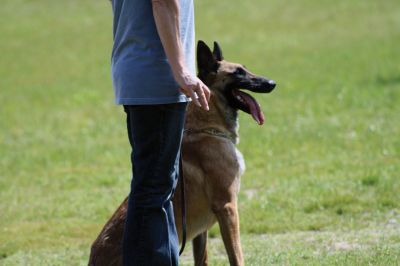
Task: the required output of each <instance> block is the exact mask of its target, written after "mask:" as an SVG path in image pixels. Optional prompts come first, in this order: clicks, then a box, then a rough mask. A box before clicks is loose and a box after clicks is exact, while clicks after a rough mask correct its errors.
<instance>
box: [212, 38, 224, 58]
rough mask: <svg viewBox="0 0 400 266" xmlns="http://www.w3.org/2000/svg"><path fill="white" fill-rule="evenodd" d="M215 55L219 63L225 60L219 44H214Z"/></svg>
mask: <svg viewBox="0 0 400 266" xmlns="http://www.w3.org/2000/svg"><path fill="white" fill-rule="evenodd" d="M213 55H214V57H215V59H216V60H217V61H222V60H224V56H223V55H222V50H221V47H220V46H219V44H218V43H217V42H214V50H213Z"/></svg>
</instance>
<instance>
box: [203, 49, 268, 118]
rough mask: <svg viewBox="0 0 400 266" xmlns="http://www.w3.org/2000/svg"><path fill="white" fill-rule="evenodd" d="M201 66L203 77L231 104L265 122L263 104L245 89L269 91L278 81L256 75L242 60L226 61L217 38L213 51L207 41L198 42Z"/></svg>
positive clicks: (221, 98) (208, 84) (217, 94)
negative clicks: (239, 62)
mask: <svg viewBox="0 0 400 266" xmlns="http://www.w3.org/2000/svg"><path fill="white" fill-rule="evenodd" d="M197 67H198V71H199V73H198V75H199V78H200V79H201V80H202V81H203V82H204V83H205V84H206V85H207V86H208V87H209V88H210V89H211V91H212V93H213V94H214V95H216V96H217V97H219V100H221V101H223V102H225V103H226V105H227V107H228V108H231V109H233V110H242V111H244V112H246V113H249V114H251V115H252V117H253V118H254V120H256V122H257V123H258V124H259V125H262V124H263V123H264V114H263V113H262V111H261V108H260V105H259V104H258V103H257V101H256V100H255V99H254V98H253V97H252V96H251V95H249V94H247V93H245V92H243V91H242V90H249V91H252V92H258V93H269V92H271V91H272V90H273V89H274V88H275V86H276V84H275V81H273V80H271V79H267V78H264V77H260V76H256V75H254V74H253V73H251V72H250V71H248V70H247V69H246V67H245V66H243V65H241V64H237V63H232V62H228V61H225V60H224V58H223V56H222V50H221V48H220V46H219V45H218V43H217V42H214V49H213V51H212V52H211V50H210V48H209V47H208V46H207V44H205V43H204V42H203V41H199V42H198V44H197Z"/></svg>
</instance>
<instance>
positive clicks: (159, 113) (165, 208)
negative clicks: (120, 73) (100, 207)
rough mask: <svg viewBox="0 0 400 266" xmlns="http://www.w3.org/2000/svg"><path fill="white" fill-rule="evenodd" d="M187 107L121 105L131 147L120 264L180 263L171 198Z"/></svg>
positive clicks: (162, 265) (176, 175)
mask: <svg viewBox="0 0 400 266" xmlns="http://www.w3.org/2000/svg"><path fill="white" fill-rule="evenodd" d="M186 105H187V104H186V103H174V104H161V105H134V106H131V105H129V106H124V108H125V112H126V114H127V126H128V136H129V142H130V143H131V146H132V153H131V161H132V181H131V192H130V194H129V201H128V211H127V217H126V222H125V230H124V238H123V262H124V265H135V266H153V265H154V266H164V265H165V266H175V265H178V258H179V254H178V253H179V241H178V236H177V232H176V227H175V220H174V212H173V207H172V202H171V197H172V195H173V193H174V190H175V187H176V184H177V182H178V174H179V151H180V145H181V140H182V130H183V125H184V118H185V112H186Z"/></svg>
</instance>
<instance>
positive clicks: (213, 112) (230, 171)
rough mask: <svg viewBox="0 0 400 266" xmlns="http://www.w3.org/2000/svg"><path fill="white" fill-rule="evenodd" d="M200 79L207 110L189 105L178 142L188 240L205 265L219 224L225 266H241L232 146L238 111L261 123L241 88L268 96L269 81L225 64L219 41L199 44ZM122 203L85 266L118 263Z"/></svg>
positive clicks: (177, 208) (240, 163)
mask: <svg viewBox="0 0 400 266" xmlns="http://www.w3.org/2000/svg"><path fill="white" fill-rule="evenodd" d="M197 64H198V75H199V78H200V79H201V80H202V81H203V82H204V83H205V84H206V85H207V86H208V87H209V88H210V90H211V98H210V102H209V106H210V111H208V112H207V111H204V110H202V109H201V108H198V107H196V106H195V105H194V104H189V105H188V109H187V114H186V121H185V132H184V136H183V140H182V162H183V173H184V178H185V179H184V180H185V186H184V189H185V190H184V191H185V194H186V209H187V214H186V221H187V239H188V240H192V244H193V254H194V262H195V265H208V257H207V230H208V229H209V228H210V227H211V226H212V225H213V224H215V222H218V224H219V227H220V231H221V234H222V239H223V242H224V245H225V248H226V251H227V253H228V257H229V262H230V265H244V259H243V253H242V249H241V245H240V233H239V214H238V209H237V194H238V191H239V185H240V176H241V175H242V174H243V172H244V169H245V166H244V160H243V156H242V154H241V153H240V152H239V150H238V149H237V148H236V146H235V145H236V144H237V143H238V141H239V136H238V111H239V110H242V111H244V112H246V113H249V114H251V116H252V117H253V118H254V120H255V121H256V122H257V123H258V124H260V125H261V124H263V123H264V115H263V113H262V111H261V108H260V105H259V104H258V103H257V101H256V100H255V99H254V98H253V97H252V96H250V95H249V94H247V93H245V92H243V91H242V89H245V90H250V91H252V92H258V93H268V92H271V91H272V90H273V89H274V88H275V82H274V81H273V80H270V79H267V78H263V77H259V76H256V75H254V74H253V73H251V72H250V71H248V70H247V69H246V68H245V67H244V66H243V65H240V64H236V63H231V62H228V61H225V60H224V58H223V56H222V51H221V49H220V46H219V45H218V43H216V42H214V49H213V52H211V50H210V48H209V47H208V46H207V45H206V44H205V43H204V42H202V41H199V42H198V45H197ZM180 186H181V183H178V187H177V188H176V192H175V195H174V199H173V206H174V214H175V221H176V227H177V231H178V234H179V240H180V242H181V241H182V229H181V228H182V222H181V219H180V217H181V215H182V212H181V210H182V209H181V208H182V202H181V195H180V194H181V190H180ZM126 211H127V199H125V200H124V202H122V204H121V205H120V206H119V207H118V209H117V210H116V211H115V213H114V214H113V216H112V217H111V218H110V220H109V221H108V222H107V223H106V225H105V226H104V228H103V230H102V231H101V232H100V235H99V236H98V237H97V239H96V240H95V241H94V243H93V245H92V248H91V254H90V261H89V265H95V266H103V265H104V266H110V265H122V255H121V252H122V251H121V250H122V236H123V231H124V222H125V216H126Z"/></svg>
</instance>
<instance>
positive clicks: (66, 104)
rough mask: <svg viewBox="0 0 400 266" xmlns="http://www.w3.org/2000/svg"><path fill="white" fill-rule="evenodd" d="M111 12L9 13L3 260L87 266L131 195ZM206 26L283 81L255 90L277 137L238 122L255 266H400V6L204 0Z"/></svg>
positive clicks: (231, 54)
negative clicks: (112, 68)
mask: <svg viewBox="0 0 400 266" xmlns="http://www.w3.org/2000/svg"><path fill="white" fill-rule="evenodd" d="M111 16H112V14H111V9H110V6H109V3H108V1H106V0H101V1H89V0H81V1H77V0H70V1H64V2H60V1H50V0H41V1H32V0H6V1H3V3H2V7H1V9H0V36H1V37H0V38H1V41H0V51H1V56H0V103H1V105H0V169H1V170H0V265H84V264H85V263H86V262H87V258H88V253H89V246H90V244H91V242H92V241H93V240H94V238H95V237H96V235H97V234H98V232H99V230H100V229H101V227H102V225H103V224H104V223H105V221H106V220H107V218H108V217H109V216H110V215H111V213H112V212H113V211H114V210H115V208H116V206H117V205H118V204H119V203H120V201H121V200H122V199H123V198H124V197H125V195H126V194H127V192H128V188H129V176H130V174H129V170H130V166H129V160H128V158H129V145H128V141H127V137H126V132H125V117H124V113H123V111H122V110H121V108H120V107H118V106H115V105H114V104H113V92H112V88H111V82H110V77H109V76H110V75H109V61H110V60H109V58H110V50H111V44H112V34H111ZM196 16H197V18H196V19H197V38H198V39H203V40H205V41H207V42H208V43H211V41H213V40H217V41H219V43H220V44H221V46H222V48H223V51H224V55H225V57H226V59H228V60H230V61H236V62H240V63H243V64H245V65H246V66H248V67H249V68H250V70H252V71H253V72H255V73H258V74H261V75H265V76H268V77H270V78H273V79H274V80H276V81H277V83H278V88H277V89H276V90H275V91H274V92H273V93H272V94H270V95H256V97H257V99H259V102H260V104H261V105H262V106H263V109H264V111H265V114H266V117H267V121H266V125H265V126H263V127H259V126H257V125H256V124H255V123H254V121H253V120H252V119H251V117H250V116H248V115H246V114H241V116H240V124H241V129H240V134H241V142H240V145H239V148H240V150H241V151H242V152H243V154H244V156H245V158H246V165H247V170H246V173H245V175H244V176H243V178H242V186H241V192H240V195H239V206H240V214H241V232H242V238H243V249H244V251H245V256H246V262H247V264H248V265H269V264H277V265H398V261H400V252H399V250H400V181H399V177H400V176H399V172H400V138H399V136H400V64H399V62H400V52H399V48H398V46H399V44H400V4H399V3H398V1H395V0H385V1H380V2H378V1H372V0H353V1H345V0H340V1H326V0H322V1H321V0H320V1H317V0H302V1H285V0H268V1H265V0H256V1H236V0H235V1H232V0H231V1H228V0H222V1H211V0H201V1H196ZM210 235H211V236H212V237H213V238H212V239H211V245H210V249H211V250H210V252H211V257H210V258H211V262H212V265H226V263H227V261H226V256H225V252H224V249H223V246H222V243H221V241H220V238H219V235H218V229H217V228H216V227H214V228H213V229H212V230H211V232H210ZM214 236H215V238H214ZM186 253H187V254H185V256H184V257H183V259H182V261H183V262H184V263H183V264H184V265H185V264H190V263H191V258H190V248H188V251H187V252H186Z"/></svg>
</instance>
